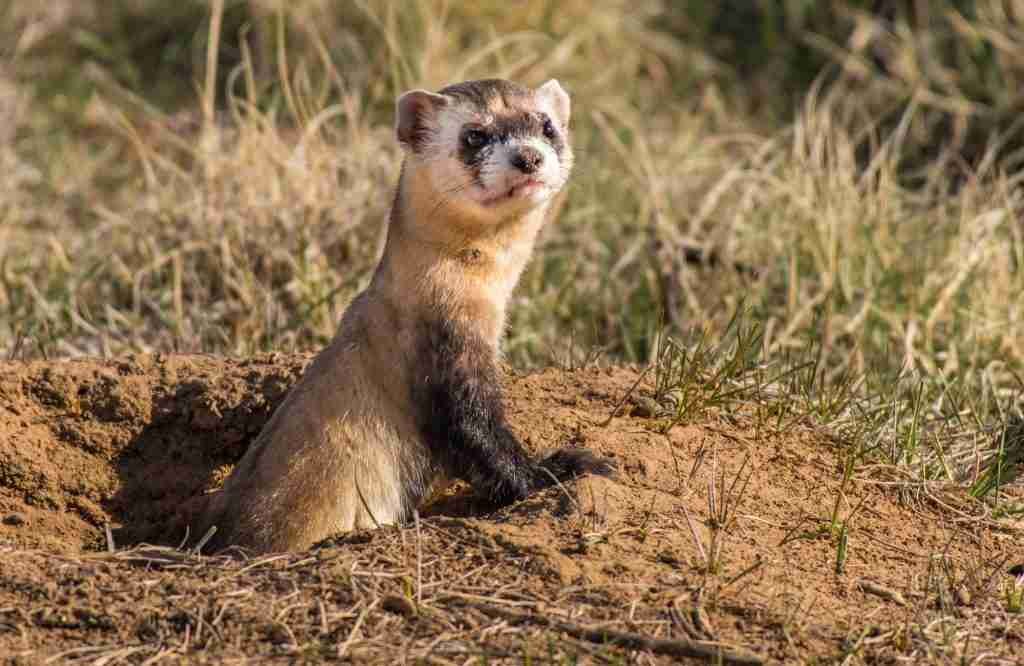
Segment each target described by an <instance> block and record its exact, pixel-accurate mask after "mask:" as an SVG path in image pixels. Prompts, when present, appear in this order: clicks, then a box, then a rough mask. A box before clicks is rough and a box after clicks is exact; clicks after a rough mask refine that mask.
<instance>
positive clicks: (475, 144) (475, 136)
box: [462, 129, 491, 149]
mask: <svg viewBox="0 0 1024 666" xmlns="http://www.w3.org/2000/svg"><path fill="white" fill-rule="evenodd" d="M490 139H491V138H490V137H489V136H488V135H487V132H484V131H483V130H478V129H471V130H466V131H465V132H464V133H463V135H462V143H463V144H465V146H466V147H467V148H474V149H475V148H482V147H484V146H485V145H487V144H488V143H489V142H490Z"/></svg>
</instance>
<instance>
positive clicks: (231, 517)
mask: <svg viewBox="0 0 1024 666" xmlns="http://www.w3.org/2000/svg"><path fill="white" fill-rule="evenodd" d="M555 86H557V84H555ZM557 92H561V88H558V89H557ZM561 94H562V95H564V93H561ZM566 100H567V98H566ZM524 103H525V104H536V103H538V101H537V100H529V99H528V100H524ZM566 103H567V102H566ZM510 111H512V110H511V109H509V108H507V106H506V105H505V102H504V101H502V100H501V99H497V100H496V101H495V102H494V103H492V104H490V105H489V107H488V109H487V112H488V113H494V114H498V113H508V112H510ZM457 112H458V113H461V114H464V115H465V114H473V113H477V114H480V113H482V111H481V110H479V109H476V110H474V109H466V108H462V109H459V110H457ZM566 113H567V108H566ZM566 159H567V160H568V164H567V165H566V169H568V166H570V165H571V152H569V151H568V149H567V150H566ZM429 164H430V162H429V159H425V158H422V157H419V156H415V155H412V154H410V155H408V156H407V159H406V162H405V165H404V167H403V173H402V177H401V182H400V187H399V195H398V197H397V199H396V202H395V206H396V210H395V213H394V214H393V215H392V222H391V226H390V227H389V230H388V239H387V242H386V245H385V249H384V252H383V256H382V258H381V261H380V265H379V266H378V268H377V271H376V273H375V275H374V277H373V280H372V281H371V283H370V285H369V286H368V287H367V289H366V290H365V291H364V292H363V293H362V294H360V295H359V296H358V297H357V298H356V299H355V300H354V301H353V303H352V304H351V305H350V306H349V308H348V310H347V311H346V313H345V315H344V317H343V319H342V322H341V324H340V326H339V331H338V333H337V336H336V337H335V339H334V340H333V341H332V342H331V343H330V344H329V345H328V346H327V347H326V348H325V349H324V350H323V351H322V352H321V353H320V354H319V355H318V356H317V358H316V359H315V360H314V362H313V363H312V364H311V365H310V367H309V368H308V369H307V371H306V373H305V375H304V376H303V377H302V379H301V381H300V382H299V383H298V384H297V385H296V386H295V388H294V389H293V390H292V392H291V393H290V394H289V396H288V397H287V399H286V400H285V402H284V403H283V404H282V405H281V407H280V408H279V409H278V410H277V412H276V413H275V414H274V416H273V417H272V418H271V420H270V421H269V422H268V424H267V426H266V427H265V429H264V431H263V432H262V433H261V434H260V436H259V438H258V439H257V441H256V442H255V443H254V444H253V445H252V446H251V447H250V450H249V451H248V452H247V453H246V455H245V457H244V458H243V459H242V461H241V462H240V463H239V464H238V466H237V467H236V469H235V470H234V472H233V473H232V475H231V477H230V478H229V479H228V481H227V482H226V483H225V485H224V488H223V490H221V491H220V492H219V493H217V494H216V495H215V496H214V497H213V498H212V501H211V505H210V508H209V510H208V512H207V517H206V522H207V524H208V525H216V526H217V528H218V535H217V537H216V539H215V543H216V545H218V546H227V545H240V546H244V547H247V548H249V549H253V550H256V551H261V552H267V551H286V550H295V549H301V548H305V547H308V546H309V545H311V544H313V543H315V542H316V541H318V540H320V539H323V538H325V537H327V536H329V535H330V534H333V533H338V532H345V531H349V530H352V529H354V528H364V527H373V526H374V525H376V524H392V523H395V522H397V521H399V520H400V519H401V518H402V511H403V506H402V497H403V492H404V491H405V490H406V489H405V488H403V487H401V484H402V481H400V479H401V478H405V479H406V483H408V482H409V479H413V480H416V481H417V484H416V486H417V487H422V488H423V489H424V490H423V493H421V496H420V497H416V498H414V499H416V500H421V499H423V497H422V495H425V494H426V493H427V492H429V489H430V488H431V487H432V486H434V485H436V483H437V482H439V481H441V480H442V479H441V470H439V469H436V468H435V466H434V463H433V462H432V461H431V459H430V456H429V452H428V451H427V450H426V445H425V444H424V443H423V441H422V439H421V436H420V434H419V432H418V430H417V424H416V422H415V416H414V413H413V410H412V409H410V406H409V405H408V404H407V402H408V395H409V393H408V389H407V387H409V386H410V385H411V384H412V382H413V381H414V373H416V372H419V371H418V370H417V369H416V367H415V362H416V359H415V357H414V352H415V349H416V334H417V330H416V327H417V324H418V322H420V321H421V320H422V317H423V316H424V315H425V314H436V313H438V312H440V313H442V314H443V315H444V316H447V317H451V318H452V319H455V320H457V321H459V322H460V323H461V324H463V325H465V326H467V327H472V328H473V330H476V331H478V332H479V333H480V334H481V336H482V337H483V338H484V339H485V340H486V341H487V342H488V343H489V344H490V346H491V347H493V349H494V350H495V353H496V354H497V350H498V345H499V341H500V338H501V336H502V333H503V329H504V326H505V315H506V304H507V302H508V298H509V295H510V294H511V292H512V290H513V288H514V287H515V285H516V282H517V281H518V279H519V276H520V273H521V272H522V270H523V268H524V266H525V265H526V262H527V261H528V260H529V257H530V254H531V252H532V248H533V245H534V241H535V239H536V237H537V234H538V232H539V231H540V229H541V227H542V225H543V224H544V221H545V217H546V215H547V212H548V208H549V205H550V201H551V200H550V199H549V200H548V201H546V202H545V203H543V204H542V205H539V206H537V207H535V208H532V209H531V210H529V211H527V212H525V214H516V215H514V216H512V217H510V218H508V219H501V220H497V221H496V220H489V219H486V217H485V216H482V215H481V214H480V213H479V211H477V210H476V209H474V208H472V207H463V206H461V204H460V203H459V202H458V201H454V202H452V204H451V205H440V206H438V204H437V203H436V202H437V201H438V187H437V184H436V183H435V182H433V181H432V180H431V176H430V173H431V169H430V168H424V167H425V166H427V165H429ZM560 186H561V185H560V184H559V187H560ZM402 474H404V477H403V476H402Z"/></svg>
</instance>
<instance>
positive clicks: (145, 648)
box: [0, 355, 1024, 663]
mask: <svg viewBox="0 0 1024 666" xmlns="http://www.w3.org/2000/svg"><path fill="white" fill-rule="evenodd" d="M308 360H309V357H308V356H283V355H274V356H264V357H259V358H254V359H249V360H238V361H235V360H228V359H218V358H213V357H205V356H174V355H171V356H139V357H133V358H129V359H126V360H121V361H99V362H98V361H90V360H82V361H68V362H62V363H41V362H40V363H29V364H14V363H8V364H0V655H10V656H12V657H17V658H22V659H24V660H25V662H26V663H36V662H37V661H38V660H39V659H41V658H42V657H44V656H59V655H62V656H63V658H65V659H71V658H72V657H74V658H82V659H88V660H90V661H93V660H97V659H100V660H103V659H106V661H105V662H104V663H110V662H113V661H117V660H125V661H130V662H142V661H145V660H146V659H149V658H152V657H156V656H162V657H166V658H168V659H175V660H176V659H181V660H184V659H188V660H193V661H194V660H198V661H204V660H206V661H209V662H219V661H220V660H222V659H225V658H231V657H244V656H270V655H285V654H287V655H291V656H292V657H302V658H308V659H311V660H317V659H324V658H329V657H339V656H344V657H349V658H354V659H376V660H380V661H393V660H394V659H395V658H396V655H397V654H399V652H396V650H401V652H400V653H401V654H402V655H404V656H405V657H407V658H409V659H419V658H430V659H434V660H440V661H445V660H451V659H461V660H465V659H466V658H468V657H473V656H476V657H486V658H487V659H489V660H490V661H495V660H499V661H500V660H502V659H509V660H514V661H522V659H524V658H526V656H528V655H532V658H535V659H541V660H544V659H547V658H549V657H550V658H562V657H566V656H572V655H576V656H578V657H580V658H582V659H584V660H595V661H601V660H604V659H606V658H612V659H621V658H622V657H623V656H625V657H627V658H629V657H637V656H638V655H640V654H642V653H646V654H647V655H648V656H649V657H651V658H652V659H655V660H658V659H665V660H673V659H677V658H678V657H679V656H680V655H691V656H693V655H698V654H700V653H701V652H700V651H701V650H705V652H704V654H713V653H714V652H715V651H717V650H721V649H723V648H722V645H723V644H729V645H732V646H740V647H736V648H735V649H733V648H730V649H733V650H734V651H733V652H730V653H728V654H727V655H726V656H727V657H729V656H730V655H731V656H732V657H735V658H737V659H741V660H742V658H744V655H746V656H747V657H749V656H750V654H752V653H756V654H757V655H760V657H761V658H764V659H767V660H769V661H771V660H778V661H790V660H796V659H800V660H803V659H808V658H810V657H822V658H842V657H844V656H848V655H854V656H855V657H857V658H858V659H869V660H870V659H872V658H884V659H896V658H907V657H912V658H921V659H924V658H927V659H933V660H939V661H942V660H949V661H951V662H952V661H956V660H959V659H960V658H961V657H964V656H966V657H967V658H972V657H974V656H982V655H988V658H992V659H996V658H997V656H999V655H1001V656H1002V658H1003V659H1005V660H1008V661H1009V662H1012V660H1013V659H1016V658H1018V656H1019V655H1020V654H1022V651H1024V619H1022V616H1021V615H1020V614H1014V613H1012V612H1009V611H1011V610H1012V604H1011V597H1010V594H1011V593H1012V592H1013V589H1014V588H1013V585H1014V582H1013V579H1012V578H1011V576H1010V575H1009V573H1008V570H1009V569H1010V566H1011V565H1012V564H1014V563H1015V562H1016V561H1017V560H1020V559H1022V557H1021V546H1020V544H1021V539H1022V538H1024V537H1022V533H1021V531H1020V530H1019V529H1018V528H1016V527H1015V526H1013V525H1010V524H1006V523H1003V524H994V523H990V522H987V521H983V520H980V519H978V518H976V517H974V515H973V514H972V505H971V504H970V502H969V501H968V499H967V498H966V497H965V496H963V495H962V494H961V493H959V492H957V491H955V490H951V489H947V490H944V491H943V492H942V494H941V495H936V494H935V493H934V492H929V493H922V492H916V493H915V494H914V495H910V494H908V493H906V492H902V493H900V492H897V490H896V489H895V488H894V487H893V486H892V485H891V484H888V483H886V482H884V480H882V481H880V480H879V479H877V478H870V477H866V476H858V475H855V476H854V478H853V479H852V480H850V481H848V482H847V483H845V484H844V483H843V460H844V459H845V458H844V455H843V452H842V449H841V447H840V446H839V445H838V443H836V442H835V441H832V440H831V439H830V438H829V437H828V436H827V434H826V433H823V432H819V431H818V430H817V429H816V428H814V427H813V426H812V425H809V424H806V425H797V426H791V427H790V428H788V429H787V430H786V431H785V432H779V431H777V430H775V429H773V428H771V427H768V426H766V425H765V424H764V423H763V422H762V421H759V420H758V419H757V418H755V416H754V415H753V414H744V413H743V412H742V410H740V411H738V412H737V413H722V414H720V415H719V416H718V417H717V418H714V419H710V420H707V421H705V422H701V423H689V424H686V425H681V426H677V427H674V428H672V429H671V430H670V431H669V432H668V433H662V432H661V426H662V423H661V422H660V421H658V420H656V419H654V418H651V417H650V409H649V407H648V403H649V401H647V400H645V399H644V397H643V395H644V389H643V386H642V385H641V387H640V388H639V389H638V390H637V392H636V393H635V394H634V395H635V397H631V398H630V399H628V400H623V398H624V397H625V396H627V395H629V394H630V390H631V388H632V387H633V385H634V384H635V383H636V381H637V375H636V373H635V372H634V371H632V370H629V369H623V368H618V369H600V370H599V369H587V370H580V371H575V372H563V371H557V370H547V371H544V372H541V373H536V374H529V375H522V376H515V377H510V378H509V379H508V381H507V382H506V384H507V391H508V394H509V399H510V407H509V410H508V411H509V414H510V418H511V420H512V422H513V426H514V428H515V430H516V431H517V433H518V434H519V435H520V437H521V438H522V440H523V441H524V442H525V443H526V445H527V446H528V447H530V448H531V449H533V450H535V451H541V450H545V449H548V448H552V447H556V446H562V445H565V444H568V443H570V442H578V443H580V444H581V445H585V446H587V447H590V448H592V449H594V450H596V451H599V452H601V453H602V454H604V455H608V456H611V457H614V458H615V459H616V460H617V461H618V463H619V466H620V470H621V473H620V477H619V478H618V479H617V480H615V481H610V480H606V479H585V480H581V481H580V482H577V483H575V484H571V485H570V486H567V487H565V488H554V489H551V490H549V491H547V492H544V493H541V494H539V495H537V496H536V497H533V498H530V499H529V500H527V501H524V502H522V503H520V504H518V505H515V506H513V507H509V508H507V509H505V510H504V511H501V512H499V513H497V514H495V515H488V516H481V515H474V514H473V509H472V503H471V502H468V501H466V498H465V496H464V494H459V493H456V494H454V495H453V496H451V497H449V498H447V499H446V500H444V501H442V502H441V503H439V504H438V505H435V506H434V507H431V508H429V509H428V510H427V511H425V512H424V518H423V519H422V520H421V521H420V523H419V524H418V525H416V526H406V527H403V528H386V529H381V530H377V531H373V532H362V533H357V534H353V535H348V536H345V537H340V538H338V539H333V540H329V541H328V542H325V543H323V544H321V545H320V546H318V547H317V548H315V549H313V550H312V551H310V552H308V553H301V554H296V555H288V556H275V557H267V558H262V559H259V560H255V561H251V562H244V561H242V562H239V561H237V560H232V559H227V558H209V557H204V558H192V557H187V556H185V555H182V554H180V553H174V552H173V551H170V550H153V549H149V550H139V549H129V550H120V551H118V552H115V553H112V554H111V553H104V552H98V551H101V549H102V548H103V547H105V537H104V530H103V526H104V524H108V523H109V524H110V525H111V526H112V528H113V529H112V533H113V536H114V540H115V542H116V544H117V545H118V546H122V547H123V546H130V545H132V544H135V543H137V542H139V541H143V540H145V541H150V542H159V543H165V544H176V543H178V541H180V540H181V538H182V537H183V536H184V525H185V524H186V523H187V522H188V519H189V517H190V516H191V515H193V514H194V511H195V509H196V506H197V505H198V504H199V503H201V501H202V498H203V495H204V493H205V492H206V491H207V490H209V489H211V488H213V487H215V486H216V485H218V484H219V483H220V481H221V480H222V479H223V478H224V476H225V474H226V473H227V471H229V470H230V466H231V465H232V464H233V463H234V462H235V461H237V460H238V458H239V457H240V456H241V455H242V453H243V452H244V450H245V448H246V446H247V445H248V444H249V442H250V441H251V440H252V439H253V437H254V436H255V435H256V434H257V433H258V432H259V430H260V428H261V427H262V426H263V423H264V422H265V421H266V420H267V418H268V417H269V416H270V414H271V412H272V411H273V409H274V408H275V407H276V406H277V404H278V403H279V402H280V401H281V399H282V398H283V397H284V395H285V393H286V392H287V390H288V388H289V387H290V386H291V384H292V383H293V382H294V381H295V380H296V379H297V377H298V376H299V374H300V372H301V370H302V368H303V367H304V364H305V363H306V362H307V361H308ZM613 413H614V416H613V417H612V418H609V417H610V416H611V415H612V414H613ZM5 544H6V545H5ZM1014 558H1016V559H1014ZM398 646H400V647H398ZM680 650H682V651H680ZM686 650H690V651H689V652H688V651H686ZM693 650H696V652H694V651H693ZM616 655H618V656H616Z"/></svg>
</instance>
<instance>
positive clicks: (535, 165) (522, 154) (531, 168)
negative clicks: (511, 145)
mask: <svg viewBox="0 0 1024 666" xmlns="http://www.w3.org/2000/svg"><path fill="white" fill-rule="evenodd" d="M510 161H511V162H512V166H514V167H515V168H517V169H519V170H520V171H522V172H523V173H525V174H533V173H537V171H538V170H539V169H540V168H541V166H543V164H544V154H543V153H541V152H540V151H539V150H537V149H536V148H534V147H533V146H519V147H518V148H516V149H515V151H514V152H513V153H512V157H511V159H510Z"/></svg>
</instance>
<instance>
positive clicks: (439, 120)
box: [395, 79, 572, 226]
mask: <svg viewBox="0 0 1024 666" xmlns="http://www.w3.org/2000/svg"><path fill="white" fill-rule="evenodd" d="M395 133H396V135H397V137H398V141H399V142H400V143H401V145H402V147H403V148H404V150H405V152H406V163H405V169H406V171H407V172H409V171H411V172H413V174H412V175H413V178H414V181H415V183H416V185H415V186H414V187H415V188H416V189H417V190H418V191H417V192H416V193H415V194H414V196H417V197H420V201H419V202H418V205H419V206H420V207H423V208H425V211H426V212H427V213H428V214H432V215H439V216H443V217H445V218H446V219H454V220H456V221H458V222H461V223H464V224H465V223H468V224H471V225H474V226H476V225H489V224H497V223H501V222H504V221H506V220H509V219H511V218H516V217H520V216H522V215H525V214H526V213H529V212H530V211H532V210H534V209H536V208H538V207H540V206H543V205H545V204H546V203H547V202H549V201H550V200H551V199H552V197H554V195H555V194H557V193H558V191H559V190H561V189H562V187H563V186H564V185H565V183H566V181H567V180H568V178H569V172H570V170H571V168H572V150H571V149H570V147H569V95H567V94H566V92H565V90H563V89H562V86H560V85H559V84H558V81H555V80H554V79H552V80H550V81H548V82H547V83H545V84H544V85H542V86H540V87H539V88H536V89H529V88H524V87H522V86H519V85H516V84H514V83H511V82H509V81H503V80H500V79H489V80H483V81H467V82H465V83H458V84H455V85H452V86H448V87H447V88H444V89H442V90H440V91H439V92H437V93H436V94H435V93H431V92H427V91H425V90H413V91H410V92H407V93H405V94H404V95H402V96H401V97H399V98H398V104H397V113H396V122H395ZM424 199H427V200H424Z"/></svg>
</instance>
